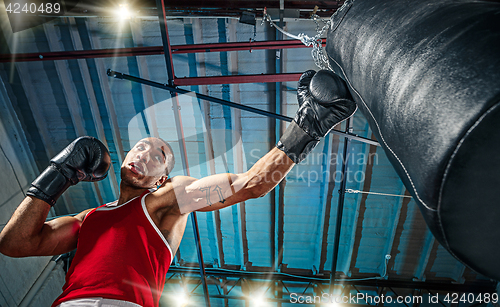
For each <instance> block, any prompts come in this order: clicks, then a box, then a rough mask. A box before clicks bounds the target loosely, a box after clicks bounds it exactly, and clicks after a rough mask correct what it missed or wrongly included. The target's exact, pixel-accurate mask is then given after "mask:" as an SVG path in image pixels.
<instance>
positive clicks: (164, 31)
mask: <svg viewBox="0 0 500 307" xmlns="http://www.w3.org/2000/svg"><path fill="white" fill-rule="evenodd" d="M156 7H157V8H158V19H159V21H160V31H161V37H162V42H163V52H164V54H165V63H166V65H167V76H168V83H169V85H172V86H173V85H174V76H175V73H174V65H173V62H172V52H171V49H170V39H169V36H168V26H167V18H166V14H165V0H156ZM171 95H172V102H173V111H174V118H175V124H176V127H177V136H178V139H179V147H180V150H181V160H182V166H183V169H184V174H185V175H186V176H189V164H188V158H187V151H186V141H185V138H184V130H183V126H182V119H181V112H180V107H179V97H178V93H176V92H171ZM190 215H191V220H192V223H193V232H194V238H195V242H196V250H197V253H198V262H199V265H200V275H201V281H202V286H203V294H204V297H205V305H206V306H207V307H210V297H209V293H208V286H207V279H206V276H205V263H204V261H203V253H202V249H201V240H200V230H199V228H198V219H197V218H196V212H191V214H190Z"/></svg>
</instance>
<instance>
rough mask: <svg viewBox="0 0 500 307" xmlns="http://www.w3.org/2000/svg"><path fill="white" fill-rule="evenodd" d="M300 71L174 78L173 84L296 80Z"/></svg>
mask: <svg viewBox="0 0 500 307" xmlns="http://www.w3.org/2000/svg"><path fill="white" fill-rule="evenodd" d="M301 75H302V73H283V74H280V73H278V74H255V75H230V76H208V77H189V78H175V85H177V86H186V85H208V84H240V83H269V82H290V81H291V82H297V81H299V78H300V76H301Z"/></svg>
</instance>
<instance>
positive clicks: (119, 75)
mask: <svg viewBox="0 0 500 307" xmlns="http://www.w3.org/2000/svg"><path fill="white" fill-rule="evenodd" d="M107 74H108V76H110V77H114V78H118V79H124V80H129V81H133V82H139V83H142V84H147V85H149V86H153V87H156V88H161V89H164V90H167V91H172V92H176V93H179V94H186V95H188V96H191V97H195V98H197V99H204V100H208V101H211V102H215V103H219V104H222V105H226V106H230V107H233V108H237V109H241V110H244V111H248V112H251V113H256V114H260V115H264V116H268V117H272V118H275V119H280V120H284V121H287V122H291V121H292V120H293V118H291V117H288V116H284V115H280V114H276V113H272V112H268V111H264V110H260V109H257V108H253V107H249V106H246V105H242V104H237V103H234V102H230V101H227V100H223V99H219V98H215V97H211V96H207V95H202V94H199V93H195V92H192V91H188V90H184V89H180V88H178V87H174V86H169V85H167V84H162V83H158V82H154V81H150V80H145V79H141V78H138V77H134V76H131V75H127V74H123V73H120V72H117V71H113V70H111V69H108V71H107ZM330 133H333V134H337V135H340V136H343V137H346V138H349V139H352V140H356V141H360V142H363V143H367V144H371V145H376V146H380V144H379V143H378V142H377V141H374V140H371V139H367V138H364V137H361V136H358V135H356V134H353V133H346V132H342V131H338V130H331V131H330Z"/></svg>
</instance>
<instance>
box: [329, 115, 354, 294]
mask: <svg viewBox="0 0 500 307" xmlns="http://www.w3.org/2000/svg"><path fill="white" fill-rule="evenodd" d="M351 129H352V124H351V119H348V120H347V122H346V132H348V131H349V132H350V130H351ZM349 145H350V140H349V139H348V138H345V140H344V152H343V159H342V173H341V178H340V188H339V193H340V195H339V202H338V206H337V221H336V222H335V237H334V241H333V254H332V269H331V271H330V289H329V292H330V294H333V288H334V285H335V273H336V272H337V258H338V254H339V244H340V231H341V229H342V215H343V212H344V198H345V187H346V184H347V180H346V178H345V177H346V173H347V164H348V163H347V159H348V157H349V156H348V153H349Z"/></svg>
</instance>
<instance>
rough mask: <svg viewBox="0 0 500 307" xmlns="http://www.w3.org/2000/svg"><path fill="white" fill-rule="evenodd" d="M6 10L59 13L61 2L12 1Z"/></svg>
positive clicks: (21, 12)
mask: <svg viewBox="0 0 500 307" xmlns="http://www.w3.org/2000/svg"><path fill="white" fill-rule="evenodd" d="M5 10H6V11H7V12H8V13H11V14H59V13H61V4H60V3H58V2H55V3H50V2H47V3H43V2H42V3H40V4H38V3H24V5H23V4H22V3H17V2H12V3H9V5H7V7H6V8H5Z"/></svg>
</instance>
